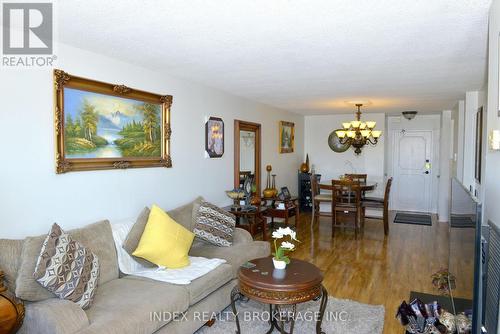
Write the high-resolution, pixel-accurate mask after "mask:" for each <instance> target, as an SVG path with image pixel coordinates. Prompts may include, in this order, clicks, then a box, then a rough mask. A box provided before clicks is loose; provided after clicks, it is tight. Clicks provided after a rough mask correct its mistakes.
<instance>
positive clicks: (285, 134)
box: [279, 121, 295, 153]
mask: <svg viewBox="0 0 500 334" xmlns="http://www.w3.org/2000/svg"><path fill="white" fill-rule="evenodd" d="M279 140H280V142H279V151H280V153H292V152H293V150H294V147H295V124H294V123H292V122H285V121H280V138H279Z"/></svg>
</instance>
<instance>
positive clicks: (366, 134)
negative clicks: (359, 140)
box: [361, 130, 371, 138]
mask: <svg viewBox="0 0 500 334" xmlns="http://www.w3.org/2000/svg"><path fill="white" fill-rule="evenodd" d="M370 133H371V131H370V130H361V135H362V136H363V137H364V138H368V137H370Z"/></svg>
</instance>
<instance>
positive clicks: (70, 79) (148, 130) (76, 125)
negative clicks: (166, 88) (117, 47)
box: [54, 70, 172, 174]
mask: <svg viewBox="0 0 500 334" xmlns="http://www.w3.org/2000/svg"><path fill="white" fill-rule="evenodd" d="M54 98H55V111H54V114H55V121H54V123H55V140H56V173H58V174H61V173H66V172H73V171H87V170H104V169H126V168H144V167H172V159H171V157H170V136H171V132H172V130H171V125H170V107H171V105H172V96H171V95H159V94H153V93H148V92H144V91H140V90H137V89H133V88H129V87H127V86H124V85H115V84H109V83H104V82H100V81H95V80H90V79H85V78H81V77H77V76H73V75H70V74H68V73H66V72H64V71H62V70H54Z"/></svg>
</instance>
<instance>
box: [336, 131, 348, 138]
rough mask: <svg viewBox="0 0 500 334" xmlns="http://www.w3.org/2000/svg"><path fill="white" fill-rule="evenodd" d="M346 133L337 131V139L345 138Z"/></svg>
mask: <svg viewBox="0 0 500 334" xmlns="http://www.w3.org/2000/svg"><path fill="white" fill-rule="evenodd" d="M345 135H346V131H342V130H339V131H337V137H339V138H345Z"/></svg>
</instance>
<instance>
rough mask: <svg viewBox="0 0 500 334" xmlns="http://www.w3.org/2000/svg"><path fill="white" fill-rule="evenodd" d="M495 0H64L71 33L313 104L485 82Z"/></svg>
mask: <svg viewBox="0 0 500 334" xmlns="http://www.w3.org/2000/svg"><path fill="white" fill-rule="evenodd" d="M489 7H490V0H475V1H474V0H419V1H415V0H356V1H354V0H325V1H320V0H247V1H243V0H211V1H206V0H196V1H195V0H184V1H181V0H177V1H173V0H170V1H159V0H149V1H144V0H143V1H139V0H120V1H102V0H86V1H76V0H64V1H59V2H58V8H57V9H58V12H57V14H58V15H57V17H58V20H59V21H58V22H59V26H58V27H59V37H60V39H61V41H62V42H64V43H67V44H70V45H73V46H76V47H79V48H83V49H87V50H91V51H94V52H97V53H102V54H105V55H109V56H112V57H115V58H118V59H122V60H125V61H128V62H131V63H135V64H139V65H142V66H145V67H148V68H152V69H155V70H157V71H163V72H165V73H168V74H171V75H174V76H177V77H182V78H186V79H189V80H191V81H195V82H199V83H203V84H205V85H208V86H212V87H216V88H219V89H221V90H224V91H227V92H230V93H232V94H235V95H239V96H243V97H246V98H249V99H252V100H256V101H260V102H263V103H266V104H269V105H273V106H276V107H280V108H284V109H288V110H291V111H295V112H299V113H303V114H327V113H337V112H345V111H351V110H353V108H352V107H350V106H349V105H347V104H346V103H345V102H346V101H350V100H359V99H363V100H370V101H371V102H372V103H371V105H370V106H368V107H367V108H366V109H365V110H366V111H372V112H374V111H386V112H399V111H402V110H407V109H412V110H419V111H421V112H434V111H440V110H443V109H447V108H452V107H453V106H454V104H455V103H456V101H457V100H458V99H460V98H462V97H463V96H464V92H465V91H466V90H475V89H480V88H481V87H482V85H483V82H484V78H485V69H486V50H487V17H488V10H489Z"/></svg>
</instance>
